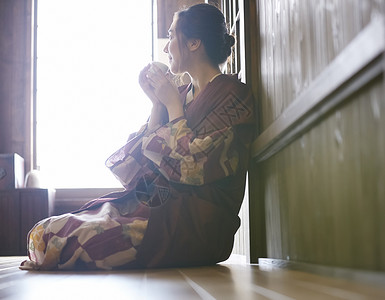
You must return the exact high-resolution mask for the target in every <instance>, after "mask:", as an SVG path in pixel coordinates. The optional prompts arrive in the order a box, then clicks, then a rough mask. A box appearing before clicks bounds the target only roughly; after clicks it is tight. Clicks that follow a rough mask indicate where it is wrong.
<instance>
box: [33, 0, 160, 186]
mask: <svg viewBox="0 0 385 300" xmlns="http://www.w3.org/2000/svg"><path fill="white" fill-rule="evenodd" d="M151 23H152V22H151V1H150V0H147V1H135V2H134V1H128V0H108V1H106V0H39V2H38V33H37V45H38V46H37V47H38V48H37V57H38V59H37V60H38V62H37V96H36V98H37V125H36V126H37V127H36V128H37V165H38V167H39V168H40V170H41V173H42V175H43V178H45V180H46V183H47V184H48V185H49V186H51V187H55V188H81V187H83V188H89V187H119V186H120V184H119V182H118V181H117V180H116V179H115V177H114V176H113V175H112V174H111V173H110V171H109V170H108V169H107V168H106V167H105V166H104V162H105V160H106V159H107V157H108V156H109V155H110V154H112V153H113V152H114V151H115V150H117V149H118V148H119V147H121V146H122V145H123V144H124V143H125V141H126V140H127V137H128V135H129V134H130V133H131V132H134V131H137V130H138V129H139V127H140V126H141V125H142V124H144V123H145V122H146V120H147V117H148V115H149V111H150V108H151V104H150V101H149V100H147V99H146V97H145V95H144V93H143V92H142V90H141V89H140V87H139V84H138V75H139V72H140V70H141V69H142V68H143V67H144V66H145V65H146V64H147V63H149V62H150V61H151V55H152V53H151V52H152V46H151V42H152V34H151Z"/></svg>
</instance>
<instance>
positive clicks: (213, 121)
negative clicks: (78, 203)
mask: <svg viewBox="0 0 385 300" xmlns="http://www.w3.org/2000/svg"><path fill="white" fill-rule="evenodd" d="M233 45H234V38H233V37H232V36H230V35H229V34H228V33H227V29H226V24H225V21H224V17H223V15H222V13H221V12H220V11H219V10H218V9H217V8H216V7H214V6H211V5H208V4H198V5H194V6H192V7H190V8H188V9H186V10H182V11H180V12H178V13H176V14H175V16H174V20H173V23H172V25H171V27H170V30H169V41H168V43H167V45H166V47H165V49H164V51H165V52H166V53H167V54H168V57H169V63H170V70H171V72H172V73H173V74H182V73H185V72H186V73H188V74H189V75H190V77H191V83H190V84H188V85H184V86H182V87H179V89H178V88H176V87H175V85H173V84H172V83H171V82H170V80H169V78H168V76H167V75H165V74H164V73H163V72H162V71H161V70H160V69H159V68H157V67H156V66H155V67H153V70H155V71H153V70H150V67H151V66H150V65H149V66H147V67H145V68H144V69H143V70H142V72H141V73H140V75H139V83H140V85H141V87H142V89H143V90H144V92H145V93H146V94H147V96H148V98H149V99H150V100H151V102H152V104H153V106H152V110H151V116H150V119H149V121H148V123H147V124H146V125H145V126H143V127H142V128H141V129H140V130H139V131H138V132H137V133H135V134H133V135H131V136H130V138H129V140H128V142H127V144H126V145H125V146H123V147H122V148H121V149H119V150H118V151H116V152H115V153H114V154H113V155H112V156H111V157H110V158H109V159H108V160H107V162H106V165H107V167H109V168H110V169H111V171H112V172H113V173H114V174H115V175H116V176H117V178H119V180H120V181H121V182H122V184H123V186H124V187H125V191H123V192H117V193H112V194H109V195H106V196H103V197H101V198H98V199H95V200H92V201H90V202H89V203H87V204H86V205H85V206H83V207H82V208H81V209H79V210H78V211H76V212H73V213H70V214H64V215H61V216H54V217H50V218H48V219H45V220H42V221H40V222H39V223H37V224H36V225H35V226H34V228H33V229H32V230H31V231H30V233H29V235H28V251H29V258H30V260H28V261H25V262H24V263H23V264H22V266H21V268H23V269H35V270H39V269H40V270H57V269H113V268H141V267H173V266H179V267H180V266H197V265H207V264H215V263H217V262H220V261H223V260H225V259H227V258H228V257H229V255H230V253H231V251H232V247H233V241H234V234H235V232H236V231H237V229H238V227H239V224H240V221H239V218H238V212H239V209H240V206H241V203H242V200H243V195H244V189H245V180H246V179H245V178H246V170H247V166H248V160H249V159H248V158H249V144H250V143H251V141H252V138H253V129H254V127H255V114H254V101H253V97H252V94H251V91H250V89H248V88H247V87H246V85H244V84H242V83H241V82H239V81H238V80H237V79H236V78H234V77H232V76H229V75H225V74H222V73H221V71H220V65H221V64H222V63H224V62H225V61H226V59H227V57H228V56H229V55H230V53H231V47H232V46H233ZM133 113H134V112H133Z"/></svg>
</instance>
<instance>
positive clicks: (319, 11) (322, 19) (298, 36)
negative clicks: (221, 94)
mask: <svg viewBox="0 0 385 300" xmlns="http://www.w3.org/2000/svg"><path fill="white" fill-rule="evenodd" d="M381 5H382V4H381V1H372V0H363V1H353V0H334V1H318V0H309V1H300V0H283V1H278V0H276V1H259V7H260V8H259V17H260V35H261V39H262V42H261V73H262V87H263V91H262V93H263V97H262V105H261V107H262V112H261V115H262V122H261V125H262V127H263V128H266V127H267V126H268V125H270V124H271V123H272V122H273V121H274V120H275V119H276V118H277V117H278V116H279V115H280V114H281V113H282V112H283V111H284V109H285V108H286V107H287V106H288V105H289V104H290V103H291V102H292V101H294V99H296V97H298V95H299V94H300V93H301V92H302V91H303V90H304V89H306V88H307V86H308V85H309V83H310V82H312V81H313V80H314V79H315V78H316V76H317V75H318V74H320V72H321V71H322V70H323V69H325V67H326V66H327V65H328V64H329V63H330V62H331V61H332V60H333V59H334V58H335V57H336V56H337V55H338V54H339V53H340V52H341V51H342V50H343V49H344V48H345V46H346V45H347V44H348V43H349V42H350V41H351V40H352V39H353V38H354V37H355V36H356V35H357V34H358V33H359V32H360V31H361V30H362V29H363V28H364V27H365V26H366V25H367V24H368V23H369V22H370V20H371V18H374V17H375V15H376V14H381Z"/></svg>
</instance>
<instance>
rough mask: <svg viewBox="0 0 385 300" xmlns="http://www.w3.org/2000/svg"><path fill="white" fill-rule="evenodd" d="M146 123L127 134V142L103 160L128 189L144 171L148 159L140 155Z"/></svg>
mask: <svg viewBox="0 0 385 300" xmlns="http://www.w3.org/2000/svg"><path fill="white" fill-rule="evenodd" d="M146 130H147V124H146V125H144V126H142V127H141V129H140V130H139V131H138V132H136V133H134V134H131V135H130V136H129V139H128V141H127V143H126V144H125V145H124V146H123V147H121V148H120V149H118V150H117V151H115V152H114V153H113V154H112V155H111V156H110V157H109V158H108V159H107V160H106V162H105V165H106V167H107V168H109V169H110V170H111V172H112V173H113V174H114V175H115V177H116V178H117V179H118V180H119V181H120V182H121V183H122V185H123V186H124V187H125V188H126V189H128V188H129V187H131V186H135V184H136V182H137V180H138V179H139V178H140V177H141V176H142V175H143V173H144V172H146V166H147V162H148V159H147V158H145V157H144V156H143V155H142V148H141V147H142V138H143V135H144V134H145V132H146Z"/></svg>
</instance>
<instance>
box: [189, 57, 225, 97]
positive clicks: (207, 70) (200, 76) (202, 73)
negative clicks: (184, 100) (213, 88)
mask: <svg viewBox="0 0 385 300" xmlns="http://www.w3.org/2000/svg"><path fill="white" fill-rule="evenodd" d="M194 69H195V70H196V71H195V72H191V73H190V76H191V82H192V84H193V88H194V98H195V97H196V96H197V95H198V94H199V93H200V92H201V91H203V89H204V88H205V87H206V86H207V84H208V83H209V82H210V81H211V80H212V79H213V78H214V77H215V76H216V75H218V74H220V73H221V71H220V69H219V68H216V67H213V66H208V65H207V64H206V65H203V66H201V67H200V68H199V67H198V66H197V68H194Z"/></svg>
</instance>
